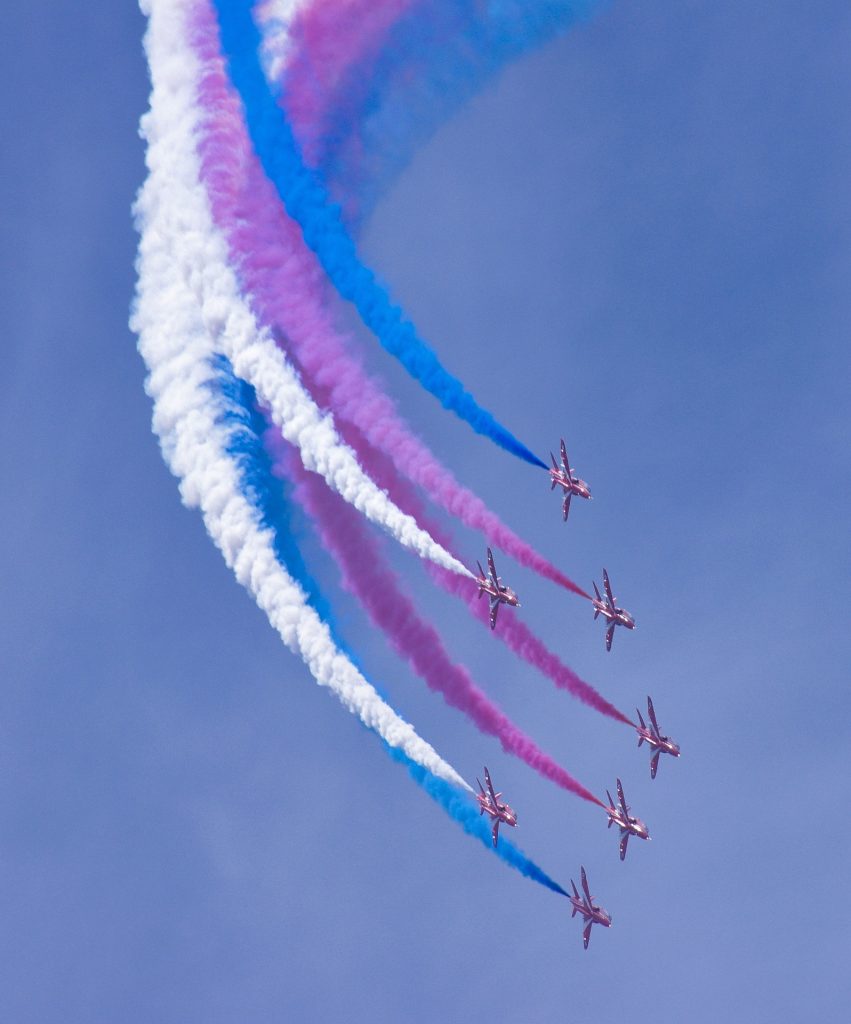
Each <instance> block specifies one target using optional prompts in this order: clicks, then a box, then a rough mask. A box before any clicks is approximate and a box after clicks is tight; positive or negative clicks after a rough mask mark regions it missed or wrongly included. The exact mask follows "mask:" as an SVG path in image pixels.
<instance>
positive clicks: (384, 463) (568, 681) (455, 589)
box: [340, 423, 633, 727]
mask: <svg viewBox="0 0 851 1024" xmlns="http://www.w3.org/2000/svg"><path fill="white" fill-rule="evenodd" d="M340 429H341V433H342V434H343V436H344V437H345V438H346V440H347V442H348V443H349V444H350V445H351V446H352V447H353V448H354V449H355V450H356V451H357V452H358V458H359V459H360V462H361V465H362V466H363V467H364V469H365V470H366V472H367V473H369V475H370V477H371V478H372V479H373V480H374V481H375V482H376V483H377V484H378V486H379V487H381V488H383V489H384V490H385V491H387V493H388V494H389V495H390V497H391V498H392V499H393V501H394V502H395V503H396V504H397V505H398V506H399V508H401V509H403V510H404V511H406V512H407V513H408V515H411V516H414V517H415V518H416V519H417V521H418V522H421V523H423V524H425V525H426V526H427V527H428V529H429V532H430V533H431V534H433V535H434V536H435V537H436V538H437V539H439V540H440V542H441V543H442V544H443V545H444V546H445V547H448V548H450V549H451V541H450V539H449V538H448V537H447V536H445V535H444V533H443V531H442V530H441V529H440V527H439V526H438V525H437V524H436V523H433V522H429V520H428V517H427V516H426V515H425V513H424V511H423V507H422V502H421V501H420V498H419V495H418V494H417V493H416V492H415V491H414V489H413V488H412V487H411V486H410V485H409V484H408V483H407V481H406V480H404V479H402V477H401V476H400V475H399V473H398V472H397V470H396V467H395V466H394V464H393V462H392V461H391V460H390V459H388V458H387V457H386V456H385V455H384V454H383V453H382V452H379V451H377V450H376V449H375V448H373V447H372V446H371V445H370V444H369V442H368V441H367V440H366V439H365V438H364V437H363V435H360V434H359V432H358V431H357V430H356V429H355V428H353V427H352V426H351V425H346V424H345V423H341V424H340ZM429 572H430V575H431V577H432V579H433V580H434V581H435V582H436V583H437V584H438V586H440V587H442V588H443V589H444V590H445V591H446V592H447V593H448V594H452V595H454V596H455V597H458V598H460V599H461V600H462V601H464V602H465V603H466V604H467V606H468V607H469V609H470V611H471V613H472V614H473V615H474V616H475V617H476V618H477V619H478V620H479V621H480V622H482V623H484V624H485V625H489V614H488V606H487V604H486V603H484V602H482V601H479V600H478V598H477V592H476V590H475V589H471V588H470V586H469V584H468V583H467V582H466V581H462V580H459V579H456V578H453V576H452V574H451V573H446V572H443V571H441V570H440V569H439V568H437V567H435V568H434V569H433V570H431V569H430V570H429ZM494 635H495V636H497V637H498V638H499V639H500V640H502V642H503V643H504V644H505V645H506V646H507V647H509V648H510V649H511V650H512V651H514V653H515V654H517V655H518V656H519V657H520V658H522V659H523V660H524V661H526V662H527V663H528V664H530V665H532V666H533V667H534V668H536V669H538V671H539V672H541V673H542V674H543V675H545V676H547V677H548V678H549V679H550V680H551V681H552V682H553V683H555V685H556V686H557V687H558V688H559V689H561V690H566V691H567V692H568V693H570V694H571V696H573V697H576V698H577V700H580V701H582V703H583V704H586V705H587V706H588V707H590V708H593V709H594V710H595V711H599V712H600V713H601V714H603V715H606V717H607V718H612V719H614V720H615V721H616V722H622V723H623V724H624V725H629V726H631V727H632V726H633V723H632V722H631V721H630V719H629V718H627V716H626V715H625V714H623V712H621V711H619V710H618V709H617V708H616V707H615V706H614V704H612V703H610V702H609V701H607V700H606V698H605V697H603V695H602V694H601V693H599V692H598V691H597V690H596V689H595V688H594V687H593V686H592V685H591V684H590V683H587V682H585V680H584V679H582V678H581V677H580V676H578V675H577V674H576V673H575V672H574V671H573V669H572V668H570V667H569V666H568V665H565V664H564V662H563V661H562V660H561V659H560V658H559V657H558V656H557V655H556V654H554V653H553V652H552V651H550V650H549V648H548V647H547V646H546V644H545V643H544V642H543V641H542V640H540V639H539V638H538V637H537V636H535V634H534V633H533V632H532V630H531V629H529V627H528V626H527V625H525V624H524V623H523V621H522V620H521V619H520V618H519V616H518V615H516V614H509V615H501V616H500V617H499V621H498V622H497V624H496V630H495V631H494Z"/></svg>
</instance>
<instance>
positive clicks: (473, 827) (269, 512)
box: [211, 359, 564, 894]
mask: <svg viewBox="0 0 851 1024" xmlns="http://www.w3.org/2000/svg"><path fill="white" fill-rule="evenodd" d="M213 366H214V368H215V372H216V381H215V386H214V387H212V390H213V391H214V393H215V391H216V390H217V391H218V392H220V393H221V395H223V396H224V398H225V402H224V403H223V405H224V411H223V412H221V413H220V414H219V419H218V422H220V423H222V424H224V425H226V427H227V432H228V438H229V440H228V443H227V450H228V451H229V453H231V454H232V455H233V456H234V457H235V459H236V462H237V465H238V468H239V473H240V479H241V489H242V491H243V493H244V494H245V496H246V497H247V498H248V500H249V502H250V504H251V505H252V506H253V507H254V509H255V510H256V512H257V514H258V516H259V519H260V522H261V524H262V525H263V526H264V527H267V528H269V529H270V530H271V531H272V532H273V537H274V539H273V545H274V549H275V553H276V555H277V557H278V560H279V561H280V562H281V564H282V565H283V566H284V568H285V569H286V570H287V571H288V572H289V573H290V574H291V575H292V576H293V577H294V578H295V579H296V581H297V582H298V584H299V585H300V586H301V588H302V590H303V591H304V592H305V593H306V594H307V597H308V601H309V602H310V604H311V605H312V606H313V607H314V609H315V610H316V611H317V612H319V613H320V614H321V615H322V617H323V618H324V619H325V621H326V622H328V624H329V631H330V632H331V634H332V636H333V633H334V629H333V624H332V623H331V621H330V609H329V608H328V605H327V602H326V601H325V600H324V598H323V596H322V594H321V592H320V590H319V587H318V586H317V584H316V582H315V580H314V579H313V578H312V576H311V575H310V573H309V572H308V569H307V567H306V565H305V564H304V561H303V559H302V556H301V552H300V551H299V549H298V546H297V545H296V544H295V542H294V539H293V536H292V524H291V517H290V514H289V504H288V502H287V501H286V500H285V498H284V495H283V493H282V489H281V485H280V483H279V482H278V481H277V480H276V479H275V478H274V477H273V475H272V473H273V466H272V461H271V459H270V458H269V456H268V454H267V452H266V449H265V448H264V446H263V440H262V435H263V433H264V431H265V428H266V425H267V424H266V420H265V419H264V417H263V415H262V413H260V411H259V410H258V409H257V407H256V401H255V395H254V392H253V389H252V388H251V386H250V385H248V384H245V383H244V382H242V381H239V380H237V379H236V378H235V377H234V376H233V373H232V372H231V371H230V368H229V364H228V363H227V361H226V360H224V359H216V360H213ZM211 383H212V382H211ZM266 433H267V436H268V434H270V433H272V431H268V432H266ZM278 444H282V442H281V441H280V439H279V440H278ZM290 455H293V452H292V449H290ZM290 462H291V465H293V466H295V465H298V466H299V468H300V471H301V473H302V474H304V475H305V476H306V475H307V474H306V473H305V471H304V469H303V467H301V466H300V463H298V460H297V459H296V458H292V459H291V460H290ZM312 476H313V479H314V480H315V481H316V482H317V483H318V484H319V486H320V487H322V488H324V489H325V490H326V493H328V494H331V492H330V491H329V490H328V488H327V485H326V484H324V483H323V482H321V481H320V480H319V478H318V477H317V476H316V475H315V474H312ZM332 496H333V495H332ZM335 501H336V503H337V505H338V507H339V508H340V509H341V510H343V511H344V512H345V514H347V515H349V516H354V514H353V513H352V512H351V510H350V509H349V508H348V506H347V505H345V504H344V503H343V502H342V501H340V499H339V498H336V499H335ZM335 642H337V643H338V646H340V647H341V649H342V650H343V652H344V654H345V655H346V656H347V657H348V658H349V659H351V660H354V658H353V655H352V652H351V651H350V650H348V649H347V648H346V647H345V646H343V645H341V644H339V641H337V640H336V638H335ZM383 745H384V749H385V751H386V752H387V753H388V754H389V755H390V757H391V758H392V759H393V760H395V761H397V762H398V763H400V764H402V765H404V766H405V767H406V768H407V769H408V773H409V774H410V776H411V778H412V779H413V780H414V781H415V782H416V783H417V785H418V786H420V787H421V788H422V789H423V790H424V791H425V792H426V793H427V794H428V795H429V796H430V797H431V798H432V799H433V800H434V801H435V802H436V803H437V804H438V805H439V806H440V807H442V808H443V809H444V810H445V811H447V813H449V815H450V816H451V817H453V818H454V819H455V820H456V821H457V822H458V823H459V824H460V825H461V827H462V828H463V829H464V830H465V831H466V832H468V833H469V834H470V835H472V836H477V837H478V838H479V839H480V840H481V841H482V842H483V843H484V845H485V846H486V847H487V848H488V849H493V844H492V842H491V832H490V824H489V822H488V820H485V819H482V818H481V815H480V812H479V807H478V804H477V803H474V802H473V801H471V799H470V797H469V795H468V794H467V793H465V792H464V791H463V790H460V789H458V787H457V786H453V785H451V784H450V783H448V782H446V780H444V779H442V778H440V777H439V776H436V775H433V774H432V773H431V772H429V771H427V770H426V769H425V768H424V767H423V766H422V765H421V764H419V763H418V762H416V761H412V760H411V759H410V757H408V756H407V755H406V754H405V753H404V751H402V750H400V749H399V748H398V747H391V746H390V745H389V744H387V742H386V741H385V742H384V744H383ZM495 852H496V853H497V855H498V856H499V857H500V858H501V859H502V860H503V861H505V862H506V863H507V864H508V865H509V866H510V867H513V868H515V869H516V870H517V871H519V872H520V873H521V874H523V875H525V876H526V877H527V878H530V879H532V881H535V882H539V883H540V884H541V885H544V886H546V887H547V888H549V889H551V890H552V891H553V892H557V893H562V894H563V893H564V890H563V889H562V888H561V886H559V885H558V884H557V883H555V882H554V881H553V880H552V879H551V878H549V876H548V875H546V874H545V873H544V872H543V871H542V870H541V869H540V868H539V867H538V866H537V865H536V864H535V863H534V862H533V861H531V860H529V858H528V857H527V856H526V855H525V854H524V853H523V852H522V851H521V850H520V849H518V848H517V847H516V846H513V844H511V843H510V842H509V841H508V840H506V839H505V837H503V838H502V839H501V841H500V844H499V847H498V848H497V850H496V851H495Z"/></svg>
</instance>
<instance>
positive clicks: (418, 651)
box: [266, 431, 602, 806]
mask: <svg viewBox="0 0 851 1024" xmlns="http://www.w3.org/2000/svg"><path fill="white" fill-rule="evenodd" d="M266 447H267V450H269V451H270V452H271V453H272V454H273V455H274V458H275V471H276V472H277V473H278V474H279V475H281V476H284V477H287V478H289V479H290V480H291V481H292V483H293V488H294V489H293V494H294V497H295V498H296V500H297V501H298V502H299V504H301V505H302V507H303V508H304V510H305V511H306V512H307V513H308V514H309V515H310V517H311V519H313V520H314V521H315V523H316V527H317V529H318V531H319V535H320V537H321V539H322V543H323V546H324V547H325V548H327V549H328V550H329V551H330V552H332V554H333V555H334V556H335V558H336V559H337V562H338V563H339V565H340V570H341V572H342V574H343V585H344V586H345V588H346V589H347V590H348V591H350V593H352V594H354V595H355V597H357V598H358V600H359V601H360V602H361V603H362V604H363V606H364V608H365V609H366V611H367V613H368V615H369V617H370V618H371V619H372V621H373V623H374V624H375V625H376V626H378V627H379V628H380V629H381V630H383V631H384V633H385V634H386V636H387V637H388V639H389V640H390V642H391V643H392V645H393V647H394V648H395V649H396V651H397V652H398V653H399V654H401V655H402V657H404V658H405V659H406V660H407V661H408V662H409V663H410V664H411V665H412V667H413V668H414V671H415V672H416V673H417V674H418V675H419V676H420V677H421V678H422V679H423V680H424V681H425V682H426V684H427V685H428V686H429V688H430V689H432V690H435V691H437V692H438V693H441V694H443V697H444V699H445V700H446V701H447V703H449V704H451V705H452V706H453V707H456V708H458V709H459V710H461V711H463V712H464V713H465V714H466V715H468V716H469V717H470V718H471V719H472V721H473V722H475V724H476V725H477V726H478V728H479V729H481V730H482V732H485V733H487V734H488V735H491V736H495V737H496V738H497V739H498V740H499V741H500V743H501V744H502V747H503V750H505V751H507V752H508V753H510V754H514V755H515V756H516V757H519V758H520V759H521V760H523V761H525V763H526V764H528V765H529V767H530V768H534V769H535V771H537V772H539V773H540V774H541V775H543V776H544V778H547V779H550V781H552V782H554V783H555V784H556V785H557V786H561V787H562V789H566V790H567V791H568V792H570V793H574V794H575V795H576V796H580V797H582V799H583V800H589V801H591V802H592V803H596V804H598V805H600V806H602V804H600V801H599V800H598V799H597V798H596V797H595V796H594V795H593V793H591V792H590V791H589V790H588V789H586V788H585V787H584V786H583V785H582V784H581V783H579V782H578V781H577V780H576V779H574V778H573V777H572V776H571V775H570V774H569V773H568V772H566V771H565V770H564V768H562V767H561V766H560V765H559V764H557V763H556V762H555V761H554V760H553V759H552V758H551V757H549V756H548V755H547V754H545V753H544V752H543V751H542V750H541V749H540V748H539V747H538V746H537V745H536V744H535V743H534V741H533V740H532V739H530V738H529V737H528V736H526V735H525V734H524V733H523V732H522V730H520V729H518V728H517V726H516V725H514V723H513V722H511V720H510V719H509V718H508V717H507V716H506V715H505V714H504V713H503V712H502V711H500V709H499V708H498V707H496V705H494V704H493V703H492V702H491V701H490V700H488V698H487V697H486V696H485V694H484V693H483V692H482V691H481V690H480V689H479V687H478V686H476V684H475V683H474V682H473V680H472V678H471V677H470V675H469V673H468V672H467V670H466V669H465V668H463V667H462V666H460V665H457V664H455V663H454V662H453V661H452V660H451V658H450V657H449V654H448V653H447V651H446V649H445V648H444V646H443V643H442V641H441V639H440V636H439V635H438V633H437V631H436V630H435V629H434V628H433V627H432V626H430V625H429V624H428V623H427V622H426V621H425V620H424V619H422V618H421V617H420V615H419V614H418V613H417V610H416V608H415V606H414V603H413V602H412V601H411V600H410V598H409V597H408V596H407V595H406V594H405V593H404V592H403V591H402V590H401V587H400V585H399V582H398V580H397V578H396V575H395V574H394V573H393V571H392V569H391V568H390V567H389V565H388V564H387V562H386V559H385V558H384V556H383V554H382V552H381V549H380V548H379V546H378V544H376V543H375V541H374V539H373V538H372V537H371V536H370V534H369V532H368V531H367V530H366V529H365V528H364V527H363V525H362V524H361V521H360V519H359V518H358V516H357V515H356V514H354V513H353V512H352V511H351V510H350V509H349V508H347V507H346V505H345V504H344V503H343V502H342V501H340V499H339V498H338V497H337V495H335V494H334V493H333V492H332V491H330V490H329V488H328V487H327V485H326V484H325V483H324V481H323V480H321V479H320V478H319V477H318V476H316V474H315V473H307V472H305V470H304V468H303V467H302V466H301V464H300V463H299V461H298V459H297V458H296V457H295V453H294V452H293V451H292V449H289V450H284V448H283V445H282V444H281V442H280V441H278V440H277V438H276V437H275V433H274V431H269V433H268V434H267V436H266Z"/></svg>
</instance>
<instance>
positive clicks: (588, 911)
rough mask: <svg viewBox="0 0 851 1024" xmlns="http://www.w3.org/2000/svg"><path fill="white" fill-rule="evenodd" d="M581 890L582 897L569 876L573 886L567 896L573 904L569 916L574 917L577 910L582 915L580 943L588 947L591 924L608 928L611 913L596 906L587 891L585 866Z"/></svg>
mask: <svg viewBox="0 0 851 1024" xmlns="http://www.w3.org/2000/svg"><path fill="white" fill-rule="evenodd" d="M581 870H582V891H583V892H584V893H585V896H584V897H582V896H580V895H579V893H578V892H577V890H576V882H574V881H573V879H572V878H571V880H570V884H571V885H572V886H573V895H572V896H569V899H570V902H571V903H572V904H573V911H572V912H571V915H570V916H571V917H576V914H577V912H578V913H580V914H581V915H582V919H583V921H584V922H585V928H584V930H583V932H582V945H583V946H584V947H585V949H587V948H588V940H589V939H590V938H591V926H592V925H594V924H601V925H602V926H603V927H604V928H609V927H610V926H611V923H612V917H611V914H608V913H606V911H605V910H603V908H602V907H598V906H597V905H596V904H595V903H594V897H593V896H592V895H591V893H590V892H589V891H588V878H587V876H586V874H585V868H582V869H581Z"/></svg>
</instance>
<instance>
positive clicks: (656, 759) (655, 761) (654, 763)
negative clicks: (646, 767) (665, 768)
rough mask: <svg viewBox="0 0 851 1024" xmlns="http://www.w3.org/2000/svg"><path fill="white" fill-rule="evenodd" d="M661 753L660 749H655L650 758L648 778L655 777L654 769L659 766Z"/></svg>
mask: <svg viewBox="0 0 851 1024" xmlns="http://www.w3.org/2000/svg"><path fill="white" fill-rule="evenodd" d="M661 753H662V751H661V750H657V751H656V753H655V754H654V755H653V756H652V757H651V758H650V778H651V779H655V778H656V770H657V768H658V767H659V755H660V754H661Z"/></svg>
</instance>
